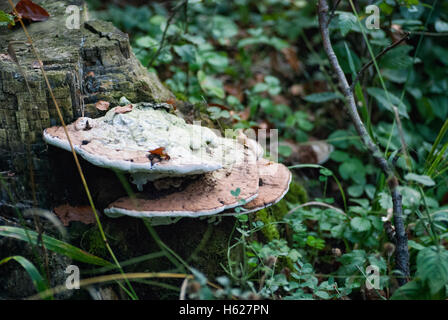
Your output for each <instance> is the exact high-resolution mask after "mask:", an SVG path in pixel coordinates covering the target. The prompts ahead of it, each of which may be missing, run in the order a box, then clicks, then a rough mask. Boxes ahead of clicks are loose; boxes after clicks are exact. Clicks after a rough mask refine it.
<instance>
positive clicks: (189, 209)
mask: <svg viewBox="0 0 448 320" xmlns="http://www.w3.org/2000/svg"><path fill="white" fill-rule="evenodd" d="M258 184H259V179H258V168H257V164H256V162H255V160H254V155H253V154H252V152H250V151H246V157H245V159H244V161H243V162H240V163H237V164H234V165H232V166H231V167H229V168H223V169H220V170H217V171H214V172H208V173H205V174H203V175H200V176H199V177H198V178H197V179H196V180H194V181H192V182H191V183H190V184H188V185H187V186H186V187H185V188H184V189H183V190H179V191H177V192H174V193H171V194H168V195H164V196H160V197H157V198H155V199H150V198H149V197H145V195H144V194H142V193H140V194H138V195H137V197H136V198H130V197H124V198H121V199H118V200H117V201H115V202H113V203H112V204H110V205H109V207H108V208H106V209H105V210H104V212H105V214H106V215H109V216H112V217H113V216H119V215H129V216H134V217H145V218H155V217H199V216H206V215H214V214H217V213H220V212H222V211H224V210H226V209H230V208H234V207H237V206H238V205H239V204H240V201H241V200H245V201H252V200H253V199H255V198H256V197H257V194H258V189H259V187H258ZM238 189H239V190H240V191H239V193H238V192H236V190H238Z"/></svg>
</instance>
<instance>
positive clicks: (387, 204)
mask: <svg viewBox="0 0 448 320" xmlns="http://www.w3.org/2000/svg"><path fill="white" fill-rule="evenodd" d="M379 196H380V198H379V203H380V206H381V208H383V209H385V210H387V209H392V206H393V204H392V197H391V196H390V195H389V194H388V193H386V192H384V191H383V192H380V194H379Z"/></svg>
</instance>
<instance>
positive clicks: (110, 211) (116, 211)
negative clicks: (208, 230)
mask: <svg viewBox="0 0 448 320" xmlns="http://www.w3.org/2000/svg"><path fill="white" fill-rule="evenodd" d="M257 196H258V194H254V195H252V196H250V197H248V198H247V199H245V200H246V202H250V201H252V200H254V199H255V198H256V197H257ZM239 205H240V204H239V202H238V201H237V202H235V203H232V204H229V205H226V206H222V207H219V208H216V209H213V210H200V211H195V212H190V211H164V212H161V211H136V210H128V209H122V208H116V207H112V208H106V209H104V213H105V214H106V215H107V216H108V217H110V218H118V217H121V216H123V215H126V216H132V217H137V218H142V217H144V218H159V217H186V218H197V217H202V216H211V215H215V214H218V213H220V212H223V211H225V210H227V209H233V208H236V207H238V206H239Z"/></svg>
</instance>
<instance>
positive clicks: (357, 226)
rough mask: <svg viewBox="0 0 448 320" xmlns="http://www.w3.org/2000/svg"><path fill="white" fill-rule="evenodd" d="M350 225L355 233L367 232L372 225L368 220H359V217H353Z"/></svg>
mask: <svg viewBox="0 0 448 320" xmlns="http://www.w3.org/2000/svg"><path fill="white" fill-rule="evenodd" d="M350 225H351V226H352V228H353V229H354V230H355V231H357V232H365V231H369V230H370V228H371V227H372V223H371V222H370V220H369V219H366V218H361V217H354V218H353V219H352V220H351V221H350Z"/></svg>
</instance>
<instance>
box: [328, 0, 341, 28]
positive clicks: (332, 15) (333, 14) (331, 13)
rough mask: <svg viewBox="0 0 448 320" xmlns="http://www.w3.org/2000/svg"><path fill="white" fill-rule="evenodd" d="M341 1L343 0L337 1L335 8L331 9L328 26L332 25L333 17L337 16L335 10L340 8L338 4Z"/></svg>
mask: <svg viewBox="0 0 448 320" xmlns="http://www.w3.org/2000/svg"><path fill="white" fill-rule="evenodd" d="M340 3H341V0H338V1H337V2H336V4H335V5H334V7H333V9H331V12H330V17H329V18H328V23H327V27H328V26H329V25H330V22H331V19H333V18H334V16H335V11H336V9H337V8H338V6H339V4H340Z"/></svg>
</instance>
